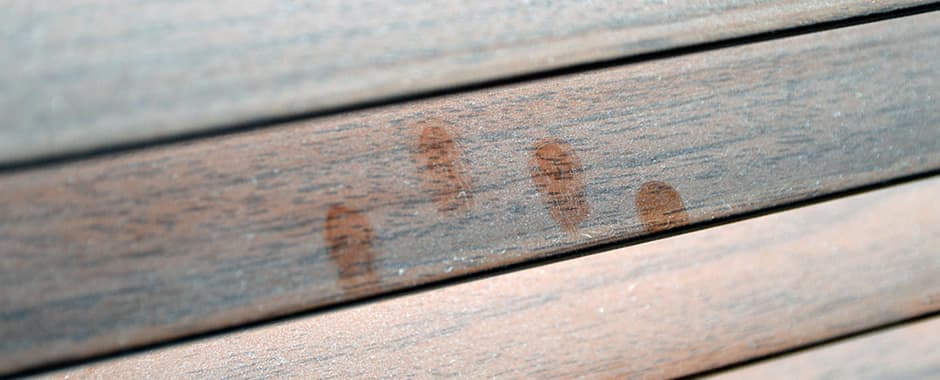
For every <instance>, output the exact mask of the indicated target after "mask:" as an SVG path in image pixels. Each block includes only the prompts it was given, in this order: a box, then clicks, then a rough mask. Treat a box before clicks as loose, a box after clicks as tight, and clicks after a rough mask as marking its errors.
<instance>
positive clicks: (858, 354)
mask: <svg viewBox="0 0 940 380" xmlns="http://www.w3.org/2000/svg"><path fill="white" fill-rule="evenodd" d="M709 378H710V379H716V380H734V379H767V380H770V379H805V380H810V379H855V380H864V379H893V380H903V379H909V380H922V379H938V378H940V317H934V318H931V319H928V320H926V321H921V322H917V323H913V324H905V325H902V326H898V327H895V328H892V329H889V330H885V331H879V332H876V333H872V334H868V335H864V336H860V337H856V338H853V339H850V340H847V341H844V342H839V343H837V344H832V345H826V346H822V347H818V348H814V349H811V350H806V351H803V352H799V353H796V354H793V355H788V356H785V357H781V358H773V359H772V360H768V361H764V362H761V363H758V364H755V365H751V366H747V367H744V368H740V369H735V370H732V371H728V372H723V373H719V374H716V375H714V376H710V377H709Z"/></svg>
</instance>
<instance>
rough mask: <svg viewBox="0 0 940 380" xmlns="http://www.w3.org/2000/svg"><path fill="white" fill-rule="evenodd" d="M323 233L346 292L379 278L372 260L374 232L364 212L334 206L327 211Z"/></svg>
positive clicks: (373, 257) (341, 284)
mask: <svg viewBox="0 0 940 380" xmlns="http://www.w3.org/2000/svg"><path fill="white" fill-rule="evenodd" d="M324 233H325V240H326V244H327V248H328V249H329V252H330V258H332V259H333V262H335V263H336V265H337V266H338V267H339V280H338V282H339V285H340V287H342V288H343V290H344V291H345V292H347V293H350V292H352V291H354V290H355V289H356V288H357V287H359V286H361V285H363V284H367V283H375V282H377V281H378V275H377V274H376V273H375V270H374V263H373V261H374V260H375V251H374V249H373V244H374V241H375V234H374V233H373V230H372V225H371V224H370V223H369V219H368V218H367V217H366V216H365V215H364V214H362V213H360V212H359V211H356V210H353V209H350V208H348V207H345V206H333V207H331V208H330V210H329V211H327V214H326V229H325V232H324Z"/></svg>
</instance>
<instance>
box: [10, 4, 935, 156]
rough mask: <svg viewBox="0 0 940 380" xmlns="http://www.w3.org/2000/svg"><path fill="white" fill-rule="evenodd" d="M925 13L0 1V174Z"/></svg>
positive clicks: (817, 8) (849, 8)
mask: <svg viewBox="0 0 940 380" xmlns="http://www.w3.org/2000/svg"><path fill="white" fill-rule="evenodd" d="M924 3H928V1H924V0H883V1H862V0H826V1H818V0H785V1H773V2H768V1H764V0H717V1H709V2H701V1H698V0H672V1H669V2H666V1H662V2H650V1H640V0H630V1H610V0H594V1H583V2H568V1H561V2H559V1H553V2H543V1H525V2H519V1H513V2H505V1H501V0H487V1H473V2H448V1H435V2H420V3H415V2H412V1H410V0H390V1H383V2H373V1H364V0H340V1H328V2H325V1H316V2H314V1H309V0H308V1H290V2H284V1H277V0H263V1H250V2H245V1H234V0H227V1H212V2H186V1H157V2H152V1H151V2H140V1H122V0H81V1H70V2H69V3H68V4H62V2H61V1H58V0H11V1H4V4H3V12H2V13H0V46H3V49H0V67H2V68H3V69H2V70H0V87H2V88H3V91H0V163H10V162H16V161H21V160H28V159H36V158H41V157H45V156H47V155H55V154H64V153H72V152H80V151H83V150H86V149H93V148H100V147H105V146H109V145H111V144H121V143H128V142H139V141H148V140H150V139H152V138H155V137H169V136H175V135H179V134H184V133H193V132H196V131H204V130H209V129H213V128H219V127H221V126H225V125H231V124H233V123H244V122H250V121H254V120H259V119H265V118H273V117H283V116H287V115H294V114H297V113H300V112H313V111H322V110H327V109H333V108H336V107H340V106H346V105H349V104H355V103H361V102H368V101H376V100H380V99H386V98H389V97H392V96H401V95H407V94H414V93H417V92H422V91H428V90H435V89H442V88H449V87H452V86H455V85H461V84H470V83H478V82H480V81H484V80H491V79H497V78H504V77H506V76H511V75H518V74H524V73H531V72H533V71H540V70H547V69H552V68H559V67H564V66H567V65H571V64H576V63H584V62H593V61H598V60H604V59H610V58H614V57H622V56H627V55H634V54H638V53H644V52H651V51H657V50H661V49H667V48H674V47H679V46H687V45H691V44H696V43H701V42H708V41H714V40H718V39H726V38H731V37H738V36H745V35H750V34H753V33H760V32H767V31H773V30H778V29H782V28H789V27H794V26H801V25H808V24H813V23H817V22H822V21H828V20H839V19H844V18H848V17H852V16H858V15H865V14H870V13H877V12H887V11H891V10H895V9H899V8H905V7H910V6H914V5H918V4H924Z"/></svg>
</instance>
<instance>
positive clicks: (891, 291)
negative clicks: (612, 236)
mask: <svg viewBox="0 0 940 380" xmlns="http://www.w3.org/2000/svg"><path fill="white" fill-rule="evenodd" d="M937 194H940V178H931V179H928V180H922V181H918V182H914V183H910V184H906V185H901V186H895V187H891V188H887V189H884V190H879V191H875V192H870V193H865V194H862V195H857V196H853V197H848V198H841V199H838V200H835V201H831V202H826V203H821V204H818V205H814V206H810V207H805V208H800V209H796V210H791V211H787V212H783V213H778V214H772V215H769V216H764V217H760V218H756V219H751V220H747V221H742V222H738V223H733V224H729V225H724V226H721V227H716V228H713V229H708V230H703V231H697V232H693V233H690V234H686V235H682V236H677V237H672V238H668V239H665V240H659V241H655V242H652V243H646V244H642V245H637V246H633V247H628V248H622V249H617V250H614V251H608V252H605V253H602V254H598V255H593V256H587V257H582V258H579V259H575V260H570V261H565V262H560V263H555V264H551V265H546V266H541V267H537V268H532V269H527V270H523V271H519V272H514V273H509V274H505V275H500V276H495V277H490V278H486V279H481V280H478V281H473V282H468V283H462V284H459V285H455V286H451V287H446V288H440V289H435V290H430V291H426V292H423V293H418V294H412V295H408V296H404V297H399V298H392V299H387V300H383V301H379V302H375V303H370V304H365V305H361V306H356V307H350V308H346V309H340V310H337V311H334V312H329V313H325V314H319V315H312V316H309V317H303V318H297V319H293V320H288V321H284V322H280V323H277V324H272V325H268V326H264V327H259V328H254V329H250V330H245V331H241V332H237V333H230V334H225V335H221V336H217V337H212V338H208V339H202V340H198V341H193V342H188V343H182V344H178V345H174V346H170V347H167V348H162V349H156V350H152V351H147V352H143V353H140V354H134V355H130V356H126V357H120V358H117V359H114V360H108V361H103V362H99V363H94V364H90V365H87V366H84V367H79V368H75V369H69V370H63V371H60V372H56V373H52V374H50V375H49V377H50V378H66V377H68V378H71V379H75V378H84V377H98V378H168V379H172V378H269V377H295V378H316V379H350V378H380V377H382V378H414V377H417V378H440V377H460V378H490V377H500V378H524V379H531V378H542V379H544V378H575V377H587V378H595V377H596V378H668V377H675V376H681V375H686V374H691V373H696V372H700V371H703V370H707V369H711V368H716V367H719V366H723V365H727V364H731V363H736V362H739V361H742V360H745V359H748V358H753V357H757V356H761V355H766V354H769V353H773V352H777V351H781V350H785V349H788V348H791V347H795V346H800V345H805V344H807V343H811V342H815V341H818V340H821V339H826V338H830V337H834V336H839V335H841V334H846V333H849V332H852V331H857V330H860V329H864V328H870V327H873V326H877V325H881V324H884V323H889V322H893V321H897V320H900V319H904V318H909V317H913V316H917V315H919V314H922V313H926V312H931V311H935V310H938V309H940V281H937V279H938V278H940V212H938V210H937V208H936V206H935V205H934V204H935V200H936V196H937ZM934 330H935V329H934ZM921 331H922V330H921ZM934 335H937V334H934ZM934 351H935V348H934ZM923 354H924V355H930V352H924V353H923ZM846 359H848V357H846ZM858 359H861V360H863V359H864V358H858ZM934 359H936V358H934ZM847 364H848V363H847ZM831 365H833V366H837V365H839V362H834V363H832V364H831ZM762 373H763V372H762ZM745 378H754V379H760V378H764V377H763V376H745ZM789 378H794V377H792V376H791V377H789ZM795 378H805V377H803V376H795ZM846 378H852V377H851V376H850V377H846Z"/></svg>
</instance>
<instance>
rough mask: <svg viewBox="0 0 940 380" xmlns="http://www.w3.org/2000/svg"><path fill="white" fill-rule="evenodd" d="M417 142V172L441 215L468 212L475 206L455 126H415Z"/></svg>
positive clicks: (438, 122) (425, 123) (441, 123)
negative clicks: (418, 134)
mask: <svg viewBox="0 0 940 380" xmlns="http://www.w3.org/2000/svg"><path fill="white" fill-rule="evenodd" d="M415 128H419V129H420V130H421V135H420V137H419V139H418V152H417V161H418V170H419V171H420V172H421V175H422V176H423V177H424V188H425V189H426V190H427V191H428V192H430V194H431V199H433V200H434V203H435V204H436V205H437V209H438V211H440V212H442V213H449V212H465V211H467V210H469V209H470V208H471V207H472V206H473V195H472V190H473V188H472V184H471V182H470V177H469V176H468V175H467V173H466V168H465V165H464V163H463V161H462V159H461V154H460V153H461V151H460V146H459V145H458V144H457V140H458V136H457V132H456V131H455V130H454V127H453V125H451V124H450V123H448V122H446V121H444V120H440V119H428V120H424V121H421V122H418V123H416V124H415Z"/></svg>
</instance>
